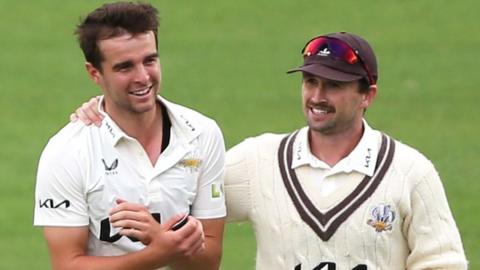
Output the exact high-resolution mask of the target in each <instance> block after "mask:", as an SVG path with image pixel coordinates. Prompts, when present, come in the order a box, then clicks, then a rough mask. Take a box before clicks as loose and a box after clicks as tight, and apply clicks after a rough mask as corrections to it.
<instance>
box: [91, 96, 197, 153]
mask: <svg viewBox="0 0 480 270" xmlns="http://www.w3.org/2000/svg"><path fill="white" fill-rule="evenodd" d="M157 100H158V101H159V102H161V103H162V104H163V105H165V108H167V113H168V117H169V118H170V121H171V123H172V131H173V133H174V134H175V135H176V136H177V137H178V139H180V140H182V141H185V142H187V143H189V142H191V141H192V140H194V139H195V138H196V137H198V136H199V135H200V133H201V125H200V123H198V120H197V119H196V118H194V114H192V113H189V111H190V110H189V109H186V108H185V107H182V106H179V105H177V104H174V103H172V102H170V101H168V100H166V99H164V98H162V97H160V96H157ZM103 102H104V97H103V96H102V97H101V98H100V102H99V103H98V111H99V112H100V114H101V115H102V116H103V121H102V125H101V126H100V130H101V132H103V133H104V134H105V135H106V138H107V139H108V140H109V141H110V142H111V144H112V146H115V145H116V144H117V143H118V142H119V141H120V140H121V139H122V138H127V139H128V138H131V137H130V136H128V135H127V134H126V133H125V132H124V131H123V130H122V129H121V128H120V127H119V126H118V125H117V124H116V123H115V122H114V121H113V119H112V118H110V116H109V115H108V113H107V112H105V110H104V109H103V107H104V106H103Z"/></svg>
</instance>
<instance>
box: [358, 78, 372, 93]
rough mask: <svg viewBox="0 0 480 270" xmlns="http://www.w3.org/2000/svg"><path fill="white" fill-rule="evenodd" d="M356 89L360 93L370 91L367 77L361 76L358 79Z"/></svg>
mask: <svg viewBox="0 0 480 270" xmlns="http://www.w3.org/2000/svg"><path fill="white" fill-rule="evenodd" d="M358 91H360V93H367V92H368V91H370V83H369V81H368V79H367V78H365V77H363V78H361V79H360V80H358Z"/></svg>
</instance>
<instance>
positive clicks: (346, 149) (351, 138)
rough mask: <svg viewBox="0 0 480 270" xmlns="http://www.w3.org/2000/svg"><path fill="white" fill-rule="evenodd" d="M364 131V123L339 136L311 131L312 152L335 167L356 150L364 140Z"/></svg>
mask: <svg viewBox="0 0 480 270" xmlns="http://www.w3.org/2000/svg"><path fill="white" fill-rule="evenodd" d="M363 130H364V128H363V122H359V123H358V124H357V125H355V126H353V127H352V128H351V129H349V130H344V131H343V132H340V133H337V134H322V133H321V132H318V131H314V130H312V129H309V131H308V140H309V143H310V151H311V152H312V154H313V155H314V156H315V157H317V158H318V159H320V160H322V161H323V162H325V163H327V164H328V165H329V166H330V167H333V166H334V165H335V164H337V163H338V162H339V161H340V160H342V159H343V158H345V157H346V156H348V155H349V154H350V153H351V152H352V151H353V149H355V147H356V146H357V144H358V143H359V142H360V139H361V138H362V135H363Z"/></svg>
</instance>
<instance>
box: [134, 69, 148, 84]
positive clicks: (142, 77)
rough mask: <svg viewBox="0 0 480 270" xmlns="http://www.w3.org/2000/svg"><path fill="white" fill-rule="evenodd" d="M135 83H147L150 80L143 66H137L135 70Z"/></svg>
mask: <svg viewBox="0 0 480 270" xmlns="http://www.w3.org/2000/svg"><path fill="white" fill-rule="evenodd" d="M134 79H135V81H136V82H139V83H144V84H145V83H148V81H149V80H150V75H149V73H148V69H147V68H146V67H145V66H143V65H139V66H138V67H137V68H136V69H135V78H134Z"/></svg>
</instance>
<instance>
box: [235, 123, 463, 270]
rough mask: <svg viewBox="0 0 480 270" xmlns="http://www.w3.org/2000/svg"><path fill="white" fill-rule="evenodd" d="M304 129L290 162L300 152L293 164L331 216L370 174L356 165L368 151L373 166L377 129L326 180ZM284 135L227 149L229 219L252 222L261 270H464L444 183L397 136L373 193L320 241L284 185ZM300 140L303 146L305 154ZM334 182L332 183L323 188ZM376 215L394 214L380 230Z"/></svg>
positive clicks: (312, 196)
mask: <svg viewBox="0 0 480 270" xmlns="http://www.w3.org/2000/svg"><path fill="white" fill-rule="evenodd" d="M305 133H306V129H302V131H300V133H299V134H298V136H297V139H296V140H297V141H296V142H295V144H294V147H293V159H294V160H295V158H296V157H297V154H298V153H300V155H299V157H300V161H297V162H296V163H295V165H294V166H293V167H294V168H295V172H296V174H297V176H298V178H299V181H300V183H301V185H302V188H303V190H304V191H305V193H306V194H307V196H308V197H309V198H310V200H311V201H312V203H313V204H314V206H315V207H316V208H317V209H318V210H319V211H321V212H322V213H326V212H327V211H328V210H330V209H332V208H333V207H334V206H335V205H338V204H339V203H340V202H341V201H342V200H343V199H344V198H346V196H348V195H349V194H350V193H352V191H353V190H354V189H355V188H356V187H357V185H358V184H359V183H360V182H361V181H362V179H363V177H364V176H365V174H368V173H369V170H363V169H360V167H361V166H360V167H359V165H362V164H364V162H365V156H366V152H365V149H368V148H370V149H371V153H372V158H371V164H372V165H374V164H375V158H376V153H378V151H379V150H378V149H380V144H381V137H380V133H379V132H378V131H375V130H370V128H369V127H368V125H365V135H364V136H363V138H362V140H361V141H360V143H359V144H358V145H357V147H356V148H355V151H353V152H352V153H351V155H349V156H348V157H347V158H346V159H344V161H345V164H344V165H342V166H343V167H344V168H345V169H342V170H339V171H338V172H336V173H335V174H334V175H329V176H325V177H324V179H323V181H319V178H322V176H321V174H322V170H324V169H321V168H318V167H313V166H312V165H311V164H312V163H311V162H312V161H311V160H312V159H311V158H310V157H309V151H307V150H308V149H307V148H305V141H306V138H307V137H306V134H305ZM284 136H285V135H276V134H263V135H261V136H259V137H255V138H250V139H247V140H245V141H244V142H242V143H240V144H238V145H237V146H235V147H233V148H232V149H230V150H229V151H228V152H227V161H226V175H225V193H226V199H227V209H228V213H227V220H228V221H230V222H232V221H236V222H239V221H250V222H251V223H252V226H253V229H254V231H255V235H256V240H257V259H256V269H258V270H263V269H294V268H295V267H298V266H301V269H314V268H315V267H318V266H319V265H320V264H321V263H322V262H323V263H326V262H330V263H332V264H333V263H335V264H336V269H346V270H348V269H353V268H354V267H356V266H358V265H362V264H363V265H365V266H367V269H368V270H373V269H379V270H380V269H390V270H397V269H398V270H400V269H409V270H417V269H418V270H419V269H455V270H459V269H467V263H466V258H465V254H464V250H463V246H462V242H461V239H460V235H459V232H458V229H457V227H456V224H455V221H454V219H453V217H452V214H451V212H450V209H449V206H448V203H447V199H446V196H445V192H444V190H443V187H442V183H441V180H440V178H439V176H438V174H437V172H436V170H435V168H434V167H433V165H432V164H431V162H430V161H429V160H428V159H426V158H425V157H424V156H423V155H422V154H420V153H419V152H418V151H416V150H414V149H413V148H411V147H409V146H406V145H404V144H402V143H400V142H398V141H396V142H395V144H396V150H395V154H394V157H393V161H392V164H391V166H390V168H389V169H388V171H387V172H386V174H385V176H384V178H383V180H382V181H381V182H380V184H379V186H378V187H377V189H376V190H375V192H374V193H373V194H372V195H371V196H370V197H369V198H368V199H367V200H366V201H364V202H363V203H362V204H361V205H360V206H359V207H358V208H357V209H356V210H355V211H354V212H353V213H352V214H351V215H350V216H349V217H348V218H347V219H346V220H345V221H344V222H343V223H342V224H341V225H340V226H339V227H338V228H337V230H336V231H335V233H334V234H333V235H332V236H331V238H329V239H328V240H327V241H323V240H322V239H320V238H319V236H318V235H317V234H316V233H315V232H314V231H313V230H312V229H311V227H309V226H308V225H307V224H306V223H305V222H304V221H303V220H302V219H301V217H300V215H299V213H298V211H297V209H296V208H295V206H294V205H293V203H292V199H291V198H290V196H289V195H288V192H287V190H286V188H285V186H284V184H283V180H282V177H281V175H280V170H279V168H278V166H279V164H278V160H277V159H278V155H277V151H278V147H279V143H280V141H281V139H282V138H283V137H284ZM299 145H303V146H302V148H301V150H300V151H298V147H299ZM367 152H368V151H367ZM374 153H375V154H374ZM373 156H375V158H373ZM335 167H336V166H334V168H335ZM332 169H333V168H332ZM318 175H320V177H317V176H318ZM319 182H320V183H319ZM331 182H335V183H334V184H333V185H334V186H335V188H333V189H331V190H329V192H322V190H323V189H325V188H326V186H328V185H332V184H331ZM327 189H328V188H327ZM379 212H380V213H382V215H381V216H383V217H389V219H387V220H386V222H385V225H387V227H385V228H380V229H379V231H377V230H376V228H375V227H374V226H373V222H374V221H375V220H377V219H376V218H377V217H376V216H375V213H377V214H378V213H379ZM388 226H391V227H388ZM315 269H316V268H315ZM322 269H327V267H326V266H325V268H322ZM328 269H330V268H328ZM359 269H364V268H359Z"/></svg>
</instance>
